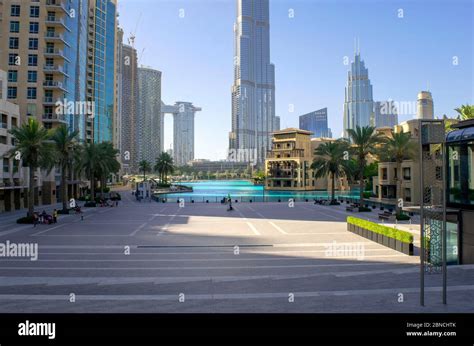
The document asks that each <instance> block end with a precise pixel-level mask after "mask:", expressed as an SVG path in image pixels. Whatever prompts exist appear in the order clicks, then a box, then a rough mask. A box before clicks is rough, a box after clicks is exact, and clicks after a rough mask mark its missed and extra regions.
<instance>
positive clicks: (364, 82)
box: [343, 52, 374, 138]
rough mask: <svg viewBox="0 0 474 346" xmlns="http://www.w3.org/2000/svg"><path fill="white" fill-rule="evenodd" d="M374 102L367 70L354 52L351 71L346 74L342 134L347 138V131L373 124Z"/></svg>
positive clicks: (358, 53) (358, 55)
mask: <svg viewBox="0 0 474 346" xmlns="http://www.w3.org/2000/svg"><path fill="white" fill-rule="evenodd" d="M373 110H374V100H373V96H372V84H370V79H369V70H368V69H367V68H366V67H365V63H364V61H363V60H362V59H361V57H360V52H356V54H355V56H354V61H353V62H352V64H351V69H350V71H348V73H347V85H346V92H345V98H344V133H343V136H344V137H346V138H348V137H349V135H348V132H347V130H348V129H355V128H356V126H360V127H363V126H371V125H373V124H374V119H373V117H374V115H373V114H374V113H373V112H374V111H373Z"/></svg>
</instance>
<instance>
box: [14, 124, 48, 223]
mask: <svg viewBox="0 0 474 346" xmlns="http://www.w3.org/2000/svg"><path fill="white" fill-rule="evenodd" d="M9 133H10V134H11V135H12V136H13V138H14V139H15V147H14V148H12V149H11V150H10V151H9V152H7V153H6V155H5V156H6V157H9V156H15V157H16V155H17V153H20V156H21V161H22V165H23V166H24V167H29V168H30V172H29V186H28V191H29V192H28V193H29V197H28V216H30V217H33V212H34V204H33V202H34V181H35V180H34V175H35V173H36V170H37V169H38V168H42V169H46V170H48V171H51V169H52V168H53V167H54V164H55V162H56V157H57V155H56V154H57V153H56V150H55V148H54V145H53V144H52V143H51V141H50V140H51V132H50V131H48V130H47V129H45V128H44V127H43V125H42V124H40V122H39V121H37V120H36V119H35V118H32V117H29V118H28V121H27V122H26V123H24V124H23V125H21V126H20V127H15V128H13V129H11V130H9Z"/></svg>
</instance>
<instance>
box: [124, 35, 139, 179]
mask: <svg viewBox="0 0 474 346" xmlns="http://www.w3.org/2000/svg"><path fill="white" fill-rule="evenodd" d="M137 63H138V62H137V51H136V49H135V48H133V47H132V46H129V45H125V44H122V60H121V66H122V71H121V72H122V78H121V79H122V82H121V85H120V88H121V96H122V97H121V100H120V101H121V102H120V107H121V109H120V115H121V121H120V122H121V128H120V135H121V140H120V142H121V143H120V152H121V156H122V169H123V172H124V173H125V174H130V173H132V172H133V171H134V170H135V169H137V163H138V162H139V161H140V158H139V155H138V153H137V138H138V137H137V135H138V133H137V128H138V102H139V96H138V95H139V89H138V66H137Z"/></svg>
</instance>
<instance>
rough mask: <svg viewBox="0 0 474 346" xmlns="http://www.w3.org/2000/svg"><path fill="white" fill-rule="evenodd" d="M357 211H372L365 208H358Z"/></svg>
mask: <svg viewBox="0 0 474 346" xmlns="http://www.w3.org/2000/svg"><path fill="white" fill-rule="evenodd" d="M359 211H360V212H365V211H372V209H370V208H366V207H359Z"/></svg>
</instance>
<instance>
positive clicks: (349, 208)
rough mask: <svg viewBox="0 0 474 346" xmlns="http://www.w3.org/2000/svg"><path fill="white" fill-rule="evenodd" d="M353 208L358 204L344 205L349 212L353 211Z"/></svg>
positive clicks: (357, 207)
mask: <svg viewBox="0 0 474 346" xmlns="http://www.w3.org/2000/svg"><path fill="white" fill-rule="evenodd" d="M354 209H359V205H358V204H351V205H348V206H347V207H346V211H351V212H353V211H354Z"/></svg>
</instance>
